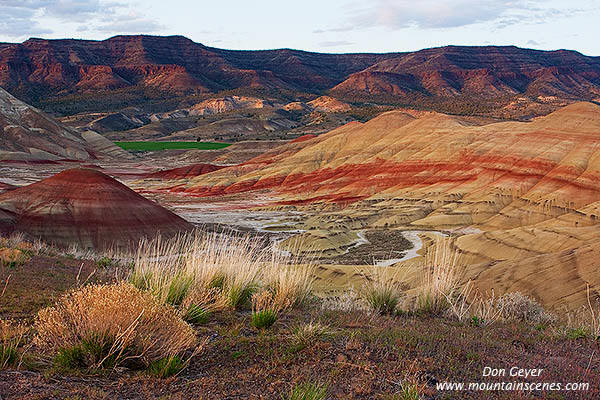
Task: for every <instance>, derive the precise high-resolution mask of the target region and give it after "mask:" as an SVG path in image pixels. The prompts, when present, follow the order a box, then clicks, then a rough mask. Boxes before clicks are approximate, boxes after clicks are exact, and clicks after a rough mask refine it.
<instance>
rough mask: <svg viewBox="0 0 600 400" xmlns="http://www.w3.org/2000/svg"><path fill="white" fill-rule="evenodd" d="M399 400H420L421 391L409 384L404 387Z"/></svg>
mask: <svg viewBox="0 0 600 400" xmlns="http://www.w3.org/2000/svg"><path fill="white" fill-rule="evenodd" d="M398 394H399V397H398V399H399V400H419V399H420V398H421V397H420V396H419V390H418V389H417V387H416V386H415V385H411V384H407V385H402V391H400V393H398Z"/></svg>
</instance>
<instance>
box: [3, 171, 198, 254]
mask: <svg viewBox="0 0 600 400" xmlns="http://www.w3.org/2000/svg"><path fill="white" fill-rule="evenodd" d="M192 228H193V227H192V225H191V224H190V223H188V222H187V221H185V220H184V219H182V218H180V217H178V216H177V215H175V214H174V213H172V212H171V211H169V210H167V209H166V208H163V207H161V206H160V205H158V204H156V203H154V202H152V201H150V200H148V199H146V198H144V197H142V196H140V195H139V194H137V193H136V192H134V191H133V190H131V189H129V188H128V187H127V186H125V185H123V184H122V183H120V182H118V181H116V180H115V179H113V178H111V177H109V176H107V175H105V174H103V173H101V172H99V171H95V170H91V169H70V170H67V171H63V172H61V173H59V174H57V175H54V176H52V177H50V178H47V179H44V180H42V181H40V182H36V183H33V184H31V185H28V186H24V187H20V188H17V189H13V190H10V191H8V192H5V193H3V194H0V232H1V233H3V234H8V233H11V232H13V231H20V232H24V233H25V234H27V235H30V236H32V237H39V238H41V239H43V240H44V241H46V242H49V243H53V244H56V245H59V246H69V245H71V244H73V243H76V244H79V245H80V246H82V247H83V248H93V249H104V248H110V247H112V246H129V245H133V246H135V245H137V243H138V242H139V240H140V239H142V238H144V237H154V236H156V235H157V234H161V235H165V236H169V235H173V234H176V233H178V232H181V231H187V230H191V229H192Z"/></svg>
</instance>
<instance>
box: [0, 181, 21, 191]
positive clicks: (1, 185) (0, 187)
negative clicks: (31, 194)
mask: <svg viewBox="0 0 600 400" xmlns="http://www.w3.org/2000/svg"><path fill="white" fill-rule="evenodd" d="M16 188H17V187H16V186H14V185H11V184H10V183H4V182H0V193H2V192H6V191H8V190H13V189H16Z"/></svg>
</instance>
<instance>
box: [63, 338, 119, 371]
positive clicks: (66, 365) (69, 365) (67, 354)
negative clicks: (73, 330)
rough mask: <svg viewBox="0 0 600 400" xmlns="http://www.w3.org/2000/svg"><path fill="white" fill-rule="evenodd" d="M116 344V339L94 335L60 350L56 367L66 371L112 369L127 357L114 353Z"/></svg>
mask: <svg viewBox="0 0 600 400" xmlns="http://www.w3.org/2000/svg"><path fill="white" fill-rule="evenodd" d="M114 342H115V341H114V339H110V338H108V337H105V336H102V335H98V334H92V335H90V336H88V337H87V338H84V339H82V340H81V343H79V344H77V345H74V346H69V347H63V348H61V349H59V351H58V353H57V354H56V356H55V357H54V365H55V366H56V367H58V368H59V369H64V370H77V369H85V368H89V369H102V368H112V367H114V366H115V365H116V364H117V363H118V362H119V361H120V360H122V359H123V358H125V357H126V354H124V353H125V352H121V353H116V352H115V351H114V349H115V343H114Z"/></svg>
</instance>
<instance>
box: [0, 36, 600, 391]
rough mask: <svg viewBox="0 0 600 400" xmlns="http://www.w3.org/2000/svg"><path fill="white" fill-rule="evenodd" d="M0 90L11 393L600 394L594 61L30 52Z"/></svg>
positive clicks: (44, 43) (476, 52) (44, 45)
mask: <svg viewBox="0 0 600 400" xmlns="http://www.w3.org/2000/svg"><path fill="white" fill-rule="evenodd" d="M0 86H1V87H2V88H0V133H1V135H0V318H1V319H0V333H1V334H0V396H2V398H4V397H6V398H24V399H35V398H93V399H106V398H118V397H127V398H176V399H177V398H190V397H193V396H200V397H202V396H205V398H232V397H233V398H278V399H281V398H286V399H294V398H298V397H294V396H293V393H294V391H298V393H305V392H310V391H311V390H312V391H313V392H319V391H320V392H322V393H327V395H325V394H322V396H321V397H315V398H325V396H329V397H331V398H340V399H347V398H360V399H373V398H384V399H388V398H389V399H397V398H400V399H419V398H428V399H429V398H435V399H437V398H464V399H472V398H480V399H491V398H494V399H495V398H498V399H512V398H521V399H523V398H528V399H529V398H542V397H539V396H538V395H540V393H539V392H532V393H530V392H526V393H523V392H502V391H480V392H477V391H475V392H473V391H469V392H467V391H465V392H448V391H443V390H439V388H438V387H437V384H438V383H440V382H446V381H448V382H450V381H464V382H470V381H480V380H481V371H482V369H483V368H484V367H485V366H490V365H492V366H504V365H505V364H506V363H508V362H510V363H514V365H519V366H524V367H532V368H533V367H538V368H544V369H545V370H546V371H547V372H546V375H544V377H543V380H544V381H548V382H551V381H557V382H575V383H576V382H584V383H590V385H591V386H590V387H588V388H587V389H586V390H582V391H579V392H573V393H567V394H566V397H565V396H562V395H563V393H557V394H556V396H555V398H569V399H570V398H581V399H586V398H598V396H599V392H598V391H599V390H600V389H599V388H600V373H599V371H600V364H599V362H600V361H599V359H598V357H597V352H598V338H599V337H600V323H599V322H598V321H599V318H598V311H597V310H598V300H599V298H600V275H599V274H598V261H597V260H596V253H597V250H598V248H599V247H600V226H599V219H598V218H599V215H600V105H599V101H600V60H599V59H598V57H588V56H584V55H582V54H579V53H577V52H574V51H566V50H560V51H552V52H547V51H538V50H530V49H521V48H517V47H511V46H507V47H495V46H488V47H459V46H448V47H443V48H436V49H426V50H422V51H418V52H411V53H393V54H336V55H332V54H318V53H308V52H302V51H296V50H288V49H282V50H269V51H230V50H222V49H216V48H210V47H206V46H203V45H201V44H199V43H194V42H192V41H191V40H188V39H186V38H184V37H180V36H172V37H153V36H117V37H114V38H111V39H107V40H104V41H85V40H43V39H30V40H28V41H26V42H24V43H19V44H13V43H2V44H0ZM125 142H126V143H127V144H126V145H125V144H124V143H125ZM173 142H175V143H176V144H177V146H175V147H178V148H173V146H167V144H170V145H171V144H172V143H173ZM163 145H164V147H166V148H167V149H163V150H158V148H160V147H161V146H163ZM128 146H131V147H128ZM168 147H170V148H168ZM125 148H129V149H131V150H129V151H127V150H125ZM197 235H204V236H197ZM155 237H160V238H161V239H160V240H158V241H152V239H153V238H155ZM199 237H200V239H199ZM148 240H149V241H148ZM139 243H141V245H139ZM444 268H449V269H444ZM190 274H191V275H190ZM211 274H212V275H211ZM190 276H191V278H190ZM444 284H446V286H444ZM286 289H287V290H286ZM77 301H79V302H81V303H76V302H77ZM52 304H54V305H55V306H54V308H50V309H48V308H45V307H48V306H52ZM81 304H84V305H85V306H82V305H81ZM136 307H138V308H136ZM140 307H141V308H140ZM261 307H262V308H261ZM69 313H74V314H73V315H71V316H70V317H69V316H66V315H67V314H69ZM77 313H80V314H77ZM152 313H154V314H152ZM71 317H72V318H73V319H72V320H71V319H69V318H71ZM269 317H270V318H271V319H270V320H269ZM61 318H62V319H61ZM115 321H116V322H115ZM117 322H118V323H117ZM86 324H88V325H90V326H91V328H90V326H88V325H86ZM70 329H71V330H73V331H69V330H70ZM86 329H88V330H89V331H85V330H86ZM98 329H101V330H102V332H108V333H107V334H106V335H104V336H102V335H100V336H98ZM111 329H113V330H112V331H111ZM77 330H81V331H82V332H83V331H85V332H83V333H82V332H80V331H77ZM167 331H168V332H167ZM14 332H17V333H14ZM86 332H87V333H86ZM165 332H166V333H165ZM144 335H150V336H144ZM152 335H154V336H152ZM15 338H16V339H15ZM100 339H102V340H100ZM129 340H131V342H129ZM163 341H164V342H163ZM124 343H125V344H127V346H126V345H125V344H124ZM140 343H141V344H140ZM156 343H163V344H164V346H162V347H160V348H159V349H156V348H152V349H151V350H148V348H146V350H144V351H142V352H141V354H138V353H136V351H138V350H139V348H140V346H142V347H143V346H150V347H149V348H151V347H152V346H154V345H155V344H156ZM115 346H116V347H119V346H121V350H120V351H119V352H116V351H114V349H115ZM6 349H9V350H10V351H8V350H6ZM167 350H168V351H167ZM132 360H133V361H132ZM565 365H566V366H567V367H565ZM164 378H167V379H164ZM531 380H532V379H531V378H530V379H529V380H528V381H531ZM533 381H534V382H537V380H535V379H533ZM307 382H308V383H307ZM305 383H307V384H305ZM307 385H308V386H307ZM545 394H546V393H542V394H541V395H540V396H542V395H545ZM527 396H529V397H527ZM590 396H591V397H590ZM329 397H328V398H329ZM544 398H545V397H544Z"/></svg>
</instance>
